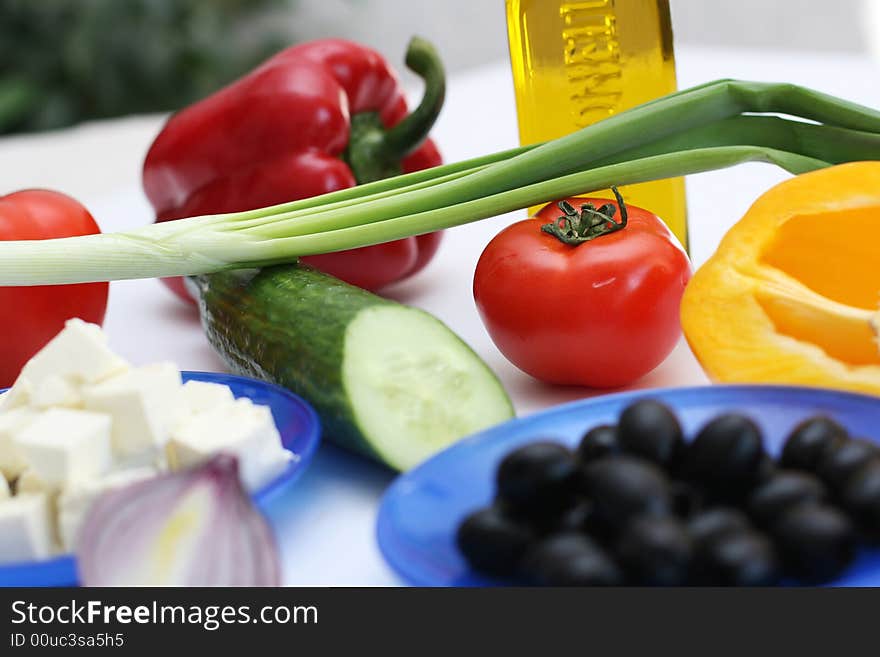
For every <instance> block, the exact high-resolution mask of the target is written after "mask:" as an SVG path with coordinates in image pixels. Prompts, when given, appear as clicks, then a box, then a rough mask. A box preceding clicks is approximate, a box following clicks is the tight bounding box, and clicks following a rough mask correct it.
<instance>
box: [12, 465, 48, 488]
mask: <svg viewBox="0 0 880 657" xmlns="http://www.w3.org/2000/svg"><path fill="white" fill-rule="evenodd" d="M52 492H53V491H52V489H51V488H50V487H49V484H47V483H46V482H45V481H43V480H42V479H41V478H40V475H38V474H37V473H36V472H34V470H33V469H32V468H28V469H27V470H25V471H24V472H22V473H21V474H20V475H19V477H18V479H16V480H15V494H16V495H26V494H27V493H52Z"/></svg>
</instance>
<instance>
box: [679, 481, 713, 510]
mask: <svg viewBox="0 0 880 657" xmlns="http://www.w3.org/2000/svg"><path fill="white" fill-rule="evenodd" d="M671 490H672V509H673V511H674V512H675V515H677V516H679V517H680V518H690V517H691V516H693V515H694V514H695V513H699V512H700V511H701V510H702V509H703V508H705V506H706V492H705V491H704V490H702V489H701V488H699V487H698V486H694V485H693V484H691V483H689V482H687V481H673V482H672V483H671Z"/></svg>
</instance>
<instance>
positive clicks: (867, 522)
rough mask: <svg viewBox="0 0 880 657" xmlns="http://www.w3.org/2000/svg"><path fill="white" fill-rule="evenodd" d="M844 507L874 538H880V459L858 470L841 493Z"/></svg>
mask: <svg viewBox="0 0 880 657" xmlns="http://www.w3.org/2000/svg"><path fill="white" fill-rule="evenodd" d="M841 501H842V502H843V506H844V508H845V509H846V510H847V511H848V512H849V513H850V514H852V516H853V518H854V519H855V521H856V522H857V523H858V524H859V526H860V527H861V529H862V530H863V531H864V532H865V533H866V534H867V535H868V536H869V537H870V538H872V539H874V540H876V539H880V461H871V462H869V463H868V464H866V465H865V466H864V467H863V468H862V469H861V470H859V471H858V472H856V473H855V474H854V475H853V476H852V477H851V478H850V480H849V482H848V483H847V484H846V486H845V487H844V489H843V493H842V495H841Z"/></svg>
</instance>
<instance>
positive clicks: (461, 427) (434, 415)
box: [196, 265, 513, 470]
mask: <svg viewBox="0 0 880 657" xmlns="http://www.w3.org/2000/svg"><path fill="white" fill-rule="evenodd" d="M196 283H197V287H198V289H199V292H200V298H201V302H200V308H201V312H202V321H203V324H204V326H205V330H206V333H207V335H208V339H209V341H210V342H211V344H212V345H213V346H214V348H215V350H216V351H217V352H218V353H219V354H220V355H221V356H222V357H223V359H224V360H225V361H226V363H227V364H228V365H229V366H230V368H231V369H233V370H234V371H236V372H239V373H242V374H246V375H249V376H256V377H259V378H263V379H266V380H269V381H272V382H275V383H278V384H280V385H283V386H285V387H287V388H289V389H290V390H292V391H293V392H295V393H297V394H299V395H301V396H302V397H304V398H305V399H307V400H308V401H309V402H311V403H312V404H313V405H314V406H315V408H316V410H317V411H318V414H319V415H320V416H321V420H322V422H323V425H324V429H325V436H326V437H327V438H329V439H330V440H334V441H335V442H337V443H339V444H341V445H343V446H345V447H348V448H351V449H354V450H357V451H359V452H361V453H363V454H366V455H368V456H371V457H373V458H375V459H377V460H380V461H382V462H383V463H385V464H387V465H389V466H391V467H393V468H395V469H397V470H406V469H409V468H411V467H412V466H414V465H416V464H418V463H420V462H421V461H423V460H424V459H426V458H427V457H428V456H430V455H432V454H433V453H435V452H437V451H438V450H440V449H442V448H444V447H446V446H447V445H449V444H450V443H452V442H455V441H456V440H458V439H460V438H463V437H464V436H467V435H469V434H471V433H474V432H476V431H479V430H480V429H483V428H485V427H488V426H490V425H493V424H496V423H498V422H501V421H504V420H507V419H509V418H510V417H512V416H513V407H512V405H511V403H510V399H509V398H508V396H507V394H506V393H505V391H504V389H503V387H502V386H501V384H500V382H499V381H498V379H497V377H496V376H495V374H494V373H493V372H492V371H491V370H490V369H489V368H488V366H487V365H486V364H485V363H484V362H483V361H482V360H481V359H480V358H479V357H478V356H477V355H476V354H475V353H474V352H473V350H471V348H470V347H468V346H467V345H466V344H465V343H464V342H463V341H462V340H461V339H460V338H459V337H458V336H457V335H455V334H454V333H453V332H452V331H450V330H449V328H447V327H446V326H445V325H444V324H443V323H442V322H441V321H440V320H438V319H437V318H435V317H433V316H432V315H430V314H428V313H426V312H424V311H421V310H417V309H415V308H410V307H408V306H403V305H401V304H398V303H395V302H393V301H389V300H387V299H383V298H381V297H378V296H376V295H374V294H371V293H369V292H366V291H365V290H361V289H359V288H355V287H352V286H350V285H347V284H345V283H342V282H341V281H339V280H337V279H335V278H332V277H330V276H327V275H326V274H323V273H321V272H318V271H317V270H314V269H311V268H309V267H306V266H302V265H284V266H279V267H271V268H268V269H264V270H262V271H259V272H254V271H249V272H226V273H220V274H214V275H211V276H206V277H200V278H199V279H197V281H196Z"/></svg>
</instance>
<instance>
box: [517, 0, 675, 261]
mask: <svg viewBox="0 0 880 657" xmlns="http://www.w3.org/2000/svg"><path fill="white" fill-rule="evenodd" d="M506 1H507V27H508V37H509V42H510V60H511V65H512V68H513V81H514V87H515V90H516V105H517V115H518V119H519V135H520V142H521V143H523V144H531V143H535V142H539V141H546V140H548V139H554V138H556V137H560V136H562V135H565V134H568V133H570V132H573V131H575V130H578V129H580V128H583V127H586V126H588V125H590V124H591V123H595V122H596V121H600V120H602V119H604V118H606V117H608V116H611V115H612V114H614V113H616V112H619V111H621V110H624V109H627V108H630V107H633V106H635V105H639V104H641V103H644V102H647V101H649V100H652V99H654V98H657V97H658V96H663V95H666V94H668V93H670V92H672V91H675V87H676V82H675V59H674V56H673V50H672V26H671V23H670V20H669V2H668V0H584V1H582V2H564V1H560V0H506ZM621 192H622V193H623V195H624V198H625V199H626V200H627V201H629V202H631V203H632V204H633V205H637V206H639V207H643V208H645V209H647V210H651V211H652V212H654V213H655V214H657V215H659V216H660V217H661V218H662V219H663V220H664V221H666V223H667V225H668V226H669V227H670V228H671V229H672V231H673V232H674V233H675V234H676V236H678V238H679V240H681V243H682V244H684V245H687V208H686V204H685V192H684V179H681V178H677V179H674V180H659V181H654V182H649V183H642V184H639V185H632V186H629V187H623V188H621ZM598 195H599V196H606V195H607V196H609V198H613V196H612V195H611V194H610V191H607V192H600V193H599V194H598Z"/></svg>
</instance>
